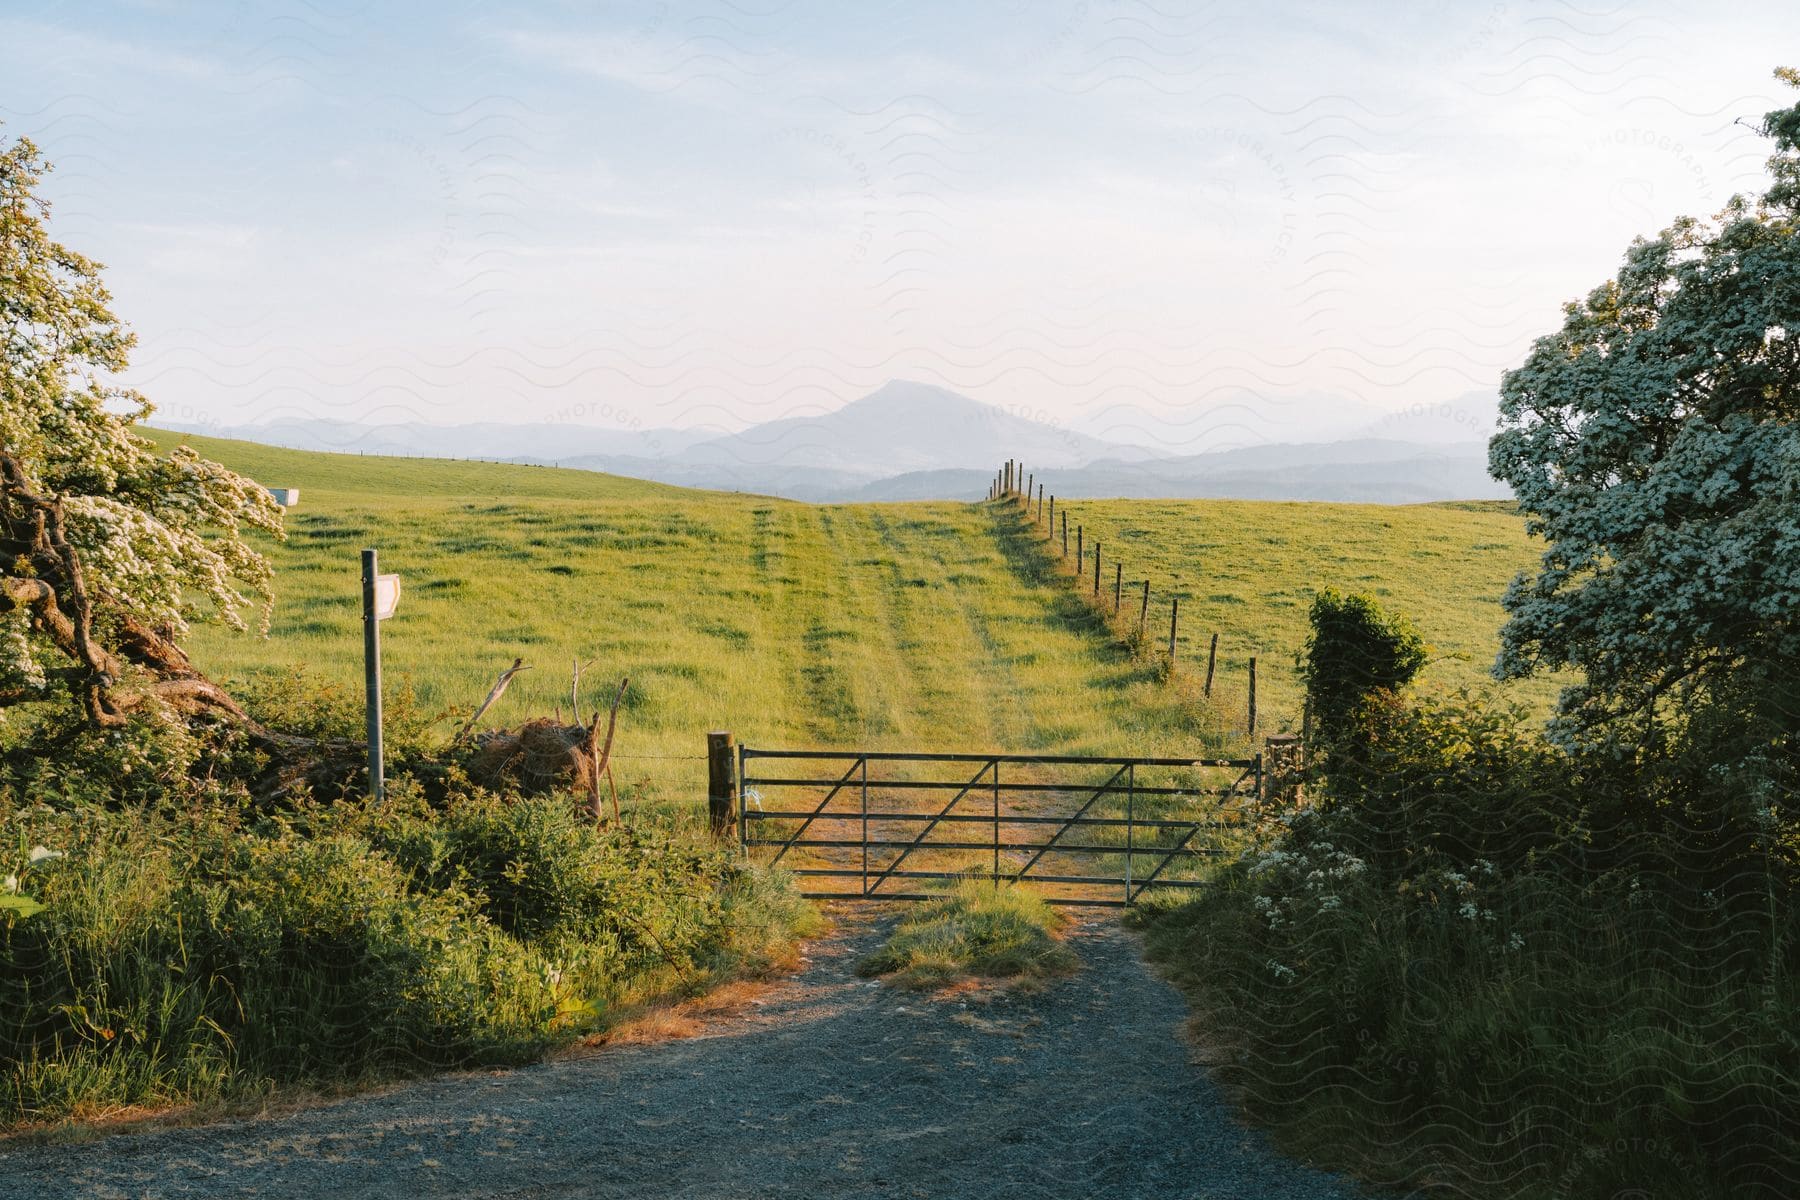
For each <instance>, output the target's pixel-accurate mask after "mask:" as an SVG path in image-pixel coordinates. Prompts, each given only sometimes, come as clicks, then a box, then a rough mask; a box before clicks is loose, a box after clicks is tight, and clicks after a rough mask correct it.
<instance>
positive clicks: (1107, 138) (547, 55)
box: [0, 0, 1800, 452]
mask: <svg viewBox="0 0 1800 1200" xmlns="http://www.w3.org/2000/svg"><path fill="white" fill-rule="evenodd" d="M1783 55H1785V58H1784V57H1783ZM0 61H4V62H5V63H6V64H7V65H6V69H5V71H4V73H0V137H9V138H10V137H15V136H19V135H24V136H28V137H30V138H32V139H33V140H34V141H36V142H37V143H38V144H39V145H40V147H41V148H42V149H43V151H44V153H45V155H46V157H48V158H49V159H50V160H51V161H52V162H53V163H54V164H55V171H54V173H53V174H52V175H51V177H50V179H49V180H48V182H47V184H46V193H47V195H48V196H49V198H50V199H51V200H52V202H53V203H54V205H55V208H54V215H53V227H54V229H55V230H56V232H57V233H58V235H59V236H60V238H61V240H63V241H64V242H65V243H67V244H69V245H70V246H72V247H73V248H75V249H77V250H80V251H82V252H84V253H87V254H89V255H91V256H93V257H95V258H98V259H100V260H101V261H102V262H104V263H105V264H106V265H107V268H108V270H107V278H108V281H109V284H110V286H111V288H112V290H113V293H114V297H115V301H116V309H117V311H118V312H119V314H120V315H121V316H122V317H124V318H125V319H126V320H127V321H128V322H129V323H130V324H131V325H132V326H133V327H134V328H135V329H136V331H137V333H138V335H139V339H140V341H139V346H138V349H137V352H136V355H135V358H134V363H133V367H132V370H131V372H130V375H129V377H128V382H129V383H131V384H132V385H133V386H135V387H137V388H138V389H140V390H141V391H143V392H144V393H145V394H146V395H147V396H149V397H150V399H151V400H152V401H153V402H155V403H156V404H157V405H158V407H159V411H160V415H161V417H162V418H163V419H164V420H165V421H168V422H170V423H179V424H184V425H188V426H199V427H207V426H233V425H239V424H243V423H247V422H260V421H268V420H278V419H287V418H294V417H335V418H340V419H347V420H354V421H361V422H371V423H387V422H398V421H426V422H433V423H461V422H471V421H496V420H497V421H507V422H517V423H535V422H563V423H575V424H580V425H584V426H590V427H593V428H595V429H604V428H616V429H619V430H641V429H649V428H655V427H662V426H682V427H701V428H708V429H713V428H716V429H720V430H733V429H738V428H742V427H744V426H746V425H749V424H752V423H755V422H759V421H764V420H770V419H774V418H778V417H786V416H805V415H809V414H816V413H820V412H824V411H828V410H830V409H833V408H835V407H837V406H839V405H841V404H843V403H845V402H847V401H849V400H852V399H854V398H856V397H858V396H861V395H863V394H866V393H867V392H870V391H872V390H874V389H875V388H876V387H878V386H879V385H880V384H881V383H883V382H884V381H886V380H888V379H891V378H908V379H917V380H923V381H927V382H931V383H936V384H940V385H942V386H945V387H949V388H953V389H955V390H957V391H960V392H963V393H965V394H967V395H970V396H973V397H975V398H976V399H979V400H983V401H986V402H988V403H991V404H995V405H999V406H1002V407H1005V408H1007V409H1009V410H1010V411H1013V412H1016V413H1019V414H1021V415H1026V416H1031V417H1036V418H1039V419H1042V420H1046V421H1050V422H1052V423H1054V424H1058V425H1061V426H1064V427H1067V428H1072V429H1077V430H1080V431H1082V432H1086V433H1090V434H1095V435H1099V436H1103V437H1112V438H1117V439H1121V440H1132V441H1138V442H1146V443H1153V444H1157V445H1161V446H1164V447H1167V448H1169V449H1172V450H1176V451H1184V450H1185V451H1190V452H1191V451H1197V450H1201V449H1209V448H1217V447H1220V446H1230V445H1240V444H1246V443H1253V442H1259V441H1280V440H1295V439H1299V440H1309V439H1312V438H1315V437H1318V436H1321V435H1322V434H1324V433H1326V432H1332V431H1337V430H1340V429H1342V430H1351V429H1356V430H1363V431H1374V432H1378V433H1383V434H1386V435H1389V436H1397V437H1405V436H1408V435H1409V431H1410V432H1417V433H1420V434H1421V435H1423V433H1424V432H1425V431H1427V430H1430V431H1431V432H1432V433H1433V434H1435V435H1438V436H1441V435H1442V434H1443V432H1444V431H1445V430H1446V429H1448V430H1450V431H1451V433H1452V434H1453V435H1460V434H1461V433H1463V432H1464V431H1466V432H1467V435H1468V436H1469V437H1470V438H1479V437H1483V436H1485V435H1486V433H1487V431H1488V428H1489V426H1490V425H1491V423H1492V419H1493V417H1492V407H1491V405H1492V401H1491V397H1492V395H1493V393H1494V391H1495V389H1496V387H1497V386H1498V382H1499V378H1500V376H1501V374H1502V373H1503V372H1504V371H1505V370H1506V369H1507V368H1508V367H1509V366H1512V365H1514V364H1516V363H1518V362H1519V361H1520V360H1521V358H1522V356H1523V354H1524V353H1525V351H1526V349H1527V348H1528V347H1529V345H1530V343H1531V340H1532V339H1533V338H1534V337H1536V336H1539V335H1541V334H1544V333H1548V332H1550V331H1551V330H1552V329H1554V328H1555V327H1556V325H1557V324H1558V323H1559V321H1560V318H1561V314H1560V306H1561V305H1562V304H1563V303H1565V302H1567V301H1569V300H1571V299H1574V298H1576V297H1578V296H1581V295H1584V294H1586V293H1587V292H1588V291H1589V290H1590V289H1592V288H1593V287H1594V286H1596V285H1598V284H1599V283H1601V282H1603V281H1604V280H1605V279H1606V278H1608V276H1610V275H1611V274H1612V272H1613V271H1614V270H1615V269H1616V267H1617V265H1618V263H1619V261H1620V258H1621V255H1622V253H1623V251H1624V249H1625V247H1626V246H1627V245H1628V243H1629V242H1630V240H1631V238H1632V237H1634V236H1637V235H1640V234H1653V233H1654V232H1655V231H1656V230H1658V229H1660V228H1662V227H1663V226H1665V225H1666V224H1667V223H1668V222H1669V221H1670V220H1671V219H1672V218H1674V217H1675V216H1677V215H1681V214H1694V215H1702V216H1703V215H1709V214H1712V213H1714V212H1716V211H1718V209H1719V208H1720V207H1721V206H1722V205H1723V203H1724V202H1725V201H1726V200H1727V199H1728V198H1729V197H1730V196H1731V195H1732V194H1733V193H1735V192H1754V191H1756V190H1758V189H1759V188H1760V186H1761V184H1762V180H1763V162H1764V160H1765V159H1766V157H1767V155H1768V144H1767V142H1766V141H1765V140H1764V139H1762V138H1761V137H1759V136H1758V135H1757V133H1756V132H1755V126H1756V124H1757V122H1758V121H1759V120H1760V118H1761V116H1762V114H1763V113H1765V112H1767V111H1768V110H1769V109H1772V108H1775V107H1778V106H1784V105H1786V104H1789V103H1792V102H1793V100H1794V99H1797V98H1800V97H1796V96H1793V94H1792V93H1791V91H1790V89H1787V88H1785V87H1784V86H1782V85H1780V84H1779V83H1777V82H1776V81H1775V80H1774V79H1773V77H1772V71H1773V68H1775V67H1776V66H1778V65H1783V64H1784V63H1789V64H1793V65H1800V5H1795V4H1792V3H1756V4H1751V3H1730V2H1725V3H1716V4H1708V5H1698V4H1688V5H1678V4H1665V3H1660V2H1658V0H1643V2H1638V0H1624V2H1620V0H1614V2H1613V3H1611V4H1602V3H1599V2H1591V3H1589V4H1587V5H1586V6H1578V5H1574V4H1568V3H1560V2H1534V0H1516V2H1509V3H1491V4H1490V3H1483V2H1481V0H1472V2H1468V3H1454V2H1450V0H1421V2H1413V3H1408V2H1405V0H1401V2H1397V3H1381V4H1375V3H1365V4H1356V3H1335V4H1334V3H1272V4H1257V5H1250V4H1237V5H1224V4H1219V5H1203V4H1190V3H1185V2H1183V0H1150V2H1142V3H1140V2H1138V0H1119V2H1117V3H1107V2H1104V0H1042V2H1031V0H962V2H960V3H954V4H931V3H867V4H862V3H843V2H841V0H840V2H839V3H827V2H806V0H792V2H789V0H741V2H739V0H716V2H701V3H692V4H687V3H660V2H651V3H643V4H631V5H591V4H573V3H560V4H559V3H547V4H485V3H483V4H475V3H465V4H457V3H443V4H418V5H406V4H378V5H377V4H368V3H366V2H361V3H354V4H352V3H343V2H340V0H316V2H313V3H304V2H303V3H296V4H291V5H278V4H254V3H231V4H224V3H221V4H202V5H195V4H186V3H178V2H169V3H160V2H156V0H146V2H142V3H120V4H105V3H84V4H74V3H64V4H58V3H48V4H45V3H33V4H22V3H17V2H15V0H0Z"/></svg>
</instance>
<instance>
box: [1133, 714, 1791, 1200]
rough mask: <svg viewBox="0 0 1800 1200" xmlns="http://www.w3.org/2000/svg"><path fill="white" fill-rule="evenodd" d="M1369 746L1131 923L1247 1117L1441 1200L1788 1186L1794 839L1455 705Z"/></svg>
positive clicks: (1691, 793)
mask: <svg viewBox="0 0 1800 1200" xmlns="http://www.w3.org/2000/svg"><path fill="white" fill-rule="evenodd" d="M1359 731H1360V732H1361V733H1362V734H1363V735H1364V736H1365V737H1366V739H1367V741H1366V743H1365V745H1364V747H1363V752H1362V753H1360V754H1358V755H1356V756H1339V757H1334V758H1333V759H1331V760H1330V761H1329V764H1328V775H1327V777H1326V778H1325V779H1323V780H1315V781H1314V784H1313V787H1314V790H1315V795H1317V794H1319V793H1321V792H1322V796H1321V798H1320V799H1319V802H1318V803H1317V804H1315V805H1314V806H1313V807H1311V808H1306V809H1302V810H1299V811H1296V812H1291V813H1287V814H1284V815H1283V816H1282V817H1281V819H1280V820H1279V821H1278V822H1277V823H1276V824H1275V826H1274V828H1273V830H1272V831H1271V835H1270V837H1269V840H1268V841H1267V843H1266V845H1265V846H1264V847H1263V848H1262V849H1261V850H1259V851H1258V852H1254V853H1252V854H1249V855H1247V856H1245V857H1244V858H1243V859H1242V860H1240V861H1238V862H1236V863H1234V864H1232V865H1230V866H1229V867H1227V868H1225V869H1224V870H1223V871H1222V873H1221V874H1220V875H1219V876H1218V878H1217V886H1215V887H1214V888H1212V889H1209V890H1208V891H1207V892H1205V893H1202V894H1201V895H1200V896H1199V897H1198V898H1197V899H1195V900H1193V901H1192V902H1191V903H1189V904H1186V905H1183V906H1165V907H1163V908H1162V909H1161V911H1158V912H1156V913H1154V914H1149V915H1148V921H1149V926H1150V931H1149V944H1150V946H1151V949H1152V952H1153V954H1154V955H1155V956H1156V957H1157V958H1158V959H1160V960H1161V961H1162V962H1164V963H1166V964H1167V965H1168V966H1169V968H1170V970H1171V971H1172V973H1173V974H1174V975H1175V976H1176V978H1177V979H1178V981H1180V982H1181V983H1182V984H1183V985H1184V986H1185V987H1186V988H1188V989H1189V990H1190V991H1191V993H1192V994H1193V995H1194V996H1195V998H1196V1002H1197V1004H1198V1006H1199V1008H1200V1009H1201V1012H1202V1016H1203V1019H1204V1020H1205V1021H1206V1025H1207V1028H1208V1029H1209V1031H1210V1032H1211V1034H1212V1036H1215V1037H1217V1038H1219V1039H1221V1040H1223V1041H1224V1042H1225V1043H1227V1044H1228V1045H1229V1047H1230V1048H1231V1050H1232V1053H1231V1054H1230V1055H1229V1056H1228V1057H1227V1059H1226V1062H1225V1065H1224V1067H1223V1068H1222V1069H1223V1072H1224V1074H1225V1076H1226V1078H1227V1080H1228V1082H1230V1083H1231V1084H1233V1085H1235V1086H1236V1087H1238V1088H1240V1089H1241V1090H1242V1093H1243V1095H1244V1096H1245V1099H1246V1102H1247V1103H1248V1105H1249V1106H1250V1107H1251V1109H1252V1110H1253V1111H1254V1112H1255V1113H1256V1114H1257V1115H1258V1116H1259V1117H1261V1118H1262V1119H1264V1120H1266V1121H1269V1122H1270V1123H1272V1124H1273V1125H1274V1126H1275V1127H1276V1128H1277V1130H1278V1131H1279V1132H1280V1133H1281V1135H1282V1137H1283V1138H1284V1139H1285V1140H1286V1141H1288V1142H1289V1143H1290V1145H1291V1146H1292V1147H1293V1148H1295V1149H1297V1150H1300V1151H1302V1152H1305V1153H1308V1154H1311V1155H1314V1156H1316V1157H1319V1158H1322V1159H1324V1160H1326V1161H1331V1162H1336V1163H1343V1164H1346V1165H1351V1166H1354V1167H1356V1168H1358V1169H1359V1170H1361V1171H1362V1172H1364V1173H1366V1174H1368V1175H1370V1176H1371V1177H1373V1178H1375V1179H1378V1180H1381V1181H1386V1182H1394V1183H1410V1184H1415V1185H1424V1186H1426V1187H1427V1189H1428V1190H1430V1189H1431V1188H1436V1189H1438V1190H1441V1191H1443V1192H1444V1193H1446V1194H1458V1195H1460V1194H1468V1193H1471V1192H1478V1193H1480V1194H1492V1195H1496V1196H1546V1197H1548V1196H1564V1195H1606V1194H1615V1193H1618V1192H1622V1191H1627V1190H1630V1189H1634V1188H1635V1189H1640V1190H1643V1191H1645V1192H1647V1193H1648V1194H1655V1195H1660V1194H1664V1193H1665V1192H1679V1193H1680V1194H1684V1195H1697V1196H1718V1197H1725V1196H1738V1195H1771V1196H1773V1195H1777V1194H1780V1192H1781V1189H1782V1188H1783V1187H1785V1186H1788V1185H1790V1184H1791V1181H1792V1171H1793V1169H1794V1166H1795V1164H1796V1163H1800V1139H1796V1138H1795V1137H1794V1136H1793V1135H1792V1133H1791V1132H1788V1131H1785V1130H1783V1131H1776V1130H1773V1129H1772V1128H1771V1126H1770V1122H1769V1116H1770V1114H1773V1113H1779V1112H1782V1111H1784V1110H1785V1109H1787V1108H1790V1107H1791V1106H1792V1103H1793V1081H1794V1079H1795V1078H1796V1069H1797V1068H1800V1037H1797V1036H1796V1032H1795V1030H1794V1028H1793V1026H1792V1023H1791V1021H1790V1020H1788V1018H1787V1016H1786V1015H1785V1014H1791V1013H1792V1012H1793V1011H1795V1010H1796V1009H1795V1006H1796V1004H1800V976H1796V974H1795V972H1794V970H1793V968H1792V965H1791V964H1793V963H1794V962H1795V961H1796V959H1795V955H1796V953H1800V905H1797V904H1796V903H1795V901H1794V897H1795V891H1794V883H1795V880H1796V877H1797V874H1800V828H1796V827H1795V825H1794V824H1793V823H1792V822H1791V821H1789V822H1787V823H1785V824H1784V823H1783V821H1782V819H1781V818H1780V816H1779V812H1778V810H1776V809H1773V808H1771V807H1769V806H1767V805H1766V803H1764V802H1763V801H1762V800H1760V799H1759V800H1757V801H1744V800H1734V799H1733V796H1734V794H1735V793H1737V792H1738V791H1739V789H1740V788H1741V787H1742V783H1743V780H1742V778H1741V776H1739V775H1738V774H1736V773H1734V772H1733V771H1732V770H1731V769H1730V768H1724V769H1720V768H1719V767H1716V766H1715V767H1712V768H1700V767H1699V766H1698V765H1697V764H1695V765H1694V766H1691V767H1690V766H1689V764H1687V763H1685V762H1682V761H1678V760H1662V761H1658V762H1653V763H1625V762H1620V761H1619V760H1617V759H1613V758H1609V757H1603V756H1602V757H1595V756H1575V755H1571V754H1569V753H1567V752H1565V751H1563V750H1560V749H1558V748H1557V747H1555V746H1553V745H1551V744H1550V743H1548V742H1546V741H1545V740H1544V739H1543V738H1542V737H1540V736H1538V735H1536V734H1533V733H1530V732H1527V731H1525V730H1524V729H1523V728H1522V727H1521V724H1520V721H1519V714H1517V713H1510V712H1506V711H1493V710H1490V709H1486V708H1483V707H1481V706H1479V705H1475V704H1470V703H1467V702H1425V703H1406V702H1403V701H1401V700H1400V699H1399V698H1398V697H1396V696H1393V695H1392V694H1391V693H1389V694H1386V695H1383V696H1381V697H1379V698H1378V699H1377V700H1376V701H1375V702H1374V703H1372V704H1370V705H1369V706H1367V707H1366V708H1365V709H1364V711H1363V713H1362V714H1361V717H1360V720H1359ZM1757 795H1758V796H1759V797H1760V796H1763V795H1764V794H1763V793H1757ZM1621 1147H1628V1148H1629V1149H1628V1150H1621ZM1696 1181H1703V1182H1696ZM1707 1189H1711V1190H1707Z"/></svg>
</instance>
